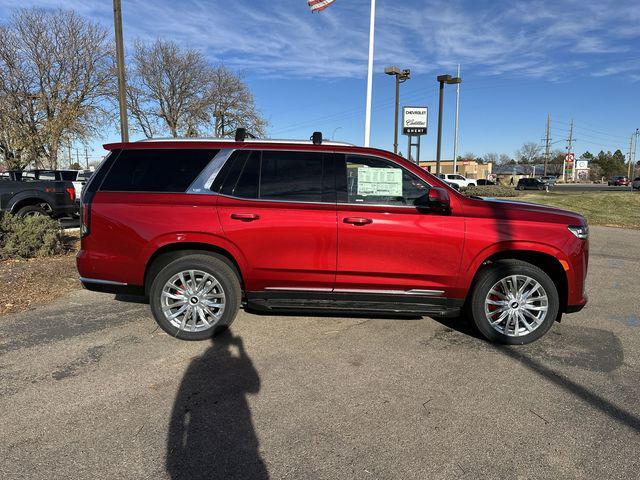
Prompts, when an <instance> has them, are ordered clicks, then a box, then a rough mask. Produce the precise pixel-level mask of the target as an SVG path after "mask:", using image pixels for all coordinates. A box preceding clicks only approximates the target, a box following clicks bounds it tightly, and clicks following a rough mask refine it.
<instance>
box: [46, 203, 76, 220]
mask: <svg viewBox="0 0 640 480" xmlns="http://www.w3.org/2000/svg"><path fill="white" fill-rule="evenodd" d="M79 209H80V204H79V203H72V204H69V205H62V206H56V207H53V208H52V212H51V216H52V217H53V218H61V217H68V216H71V215H77V214H78V212H79V211H80V210H79Z"/></svg>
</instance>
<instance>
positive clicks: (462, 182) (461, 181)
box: [438, 173, 477, 189]
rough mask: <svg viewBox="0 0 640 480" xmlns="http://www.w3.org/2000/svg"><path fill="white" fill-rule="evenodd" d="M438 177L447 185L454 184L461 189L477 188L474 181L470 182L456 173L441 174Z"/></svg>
mask: <svg viewBox="0 0 640 480" xmlns="http://www.w3.org/2000/svg"><path fill="white" fill-rule="evenodd" d="M438 176H439V177H440V178H442V179H443V180H446V181H447V182H449V183H455V184H456V185H458V187H460V188H461V189H463V188H467V187H476V186H477V182H476V181H475V180H470V179H468V178H466V177H463V176H462V175H459V174H457V173H441V174H440V175H438Z"/></svg>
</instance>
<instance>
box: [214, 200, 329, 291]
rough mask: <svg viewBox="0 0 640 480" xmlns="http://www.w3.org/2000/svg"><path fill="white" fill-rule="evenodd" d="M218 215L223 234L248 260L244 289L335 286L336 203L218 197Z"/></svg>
mask: <svg viewBox="0 0 640 480" xmlns="http://www.w3.org/2000/svg"><path fill="white" fill-rule="evenodd" d="M218 214H219V216H220V223H221V224H222V228H223V230H224V233H225V236H226V237H227V238H228V239H229V240H230V241H231V242H233V243H234V244H235V245H236V246H237V247H238V248H239V249H240V250H241V251H242V252H243V254H244V256H245V258H246V263H247V265H248V266H249V272H248V275H247V285H246V288H247V290H249V291H257V290H263V289H265V288H283V289H284V288H288V287H290V288H293V289H295V288H312V289H313V288H322V289H327V290H331V289H332V288H333V285H334V281H335V268H336V248H337V245H336V242H337V232H336V210H335V204H328V205H325V204H303V203H289V202H265V201H259V200H244V199H237V198H229V197H220V198H219V201H218ZM233 217H236V218H233ZM242 217H252V218H250V219H249V218H242ZM255 217H257V218H255Z"/></svg>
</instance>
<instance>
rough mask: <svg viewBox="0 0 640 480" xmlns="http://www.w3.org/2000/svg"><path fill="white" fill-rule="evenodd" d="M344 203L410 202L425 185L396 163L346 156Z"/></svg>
mask: <svg viewBox="0 0 640 480" xmlns="http://www.w3.org/2000/svg"><path fill="white" fill-rule="evenodd" d="M346 174H347V185H346V187H347V192H346V199H341V200H340V201H341V202H344V201H345V200H346V202H347V203H356V204H358V203H363V204H375V205H413V202H414V201H415V199H416V198H419V197H421V196H423V195H424V194H425V193H426V192H427V189H428V188H429V186H428V185H427V184H426V183H425V182H424V181H422V180H421V179H420V178H418V177H417V176H415V175H413V174H412V173H410V172H407V171H406V170H405V169H404V168H402V167H400V166H399V165H397V164H395V163H393V162H389V161H387V160H383V159H381V158H373V157H360V156H356V155H348V156H347V157H346Z"/></svg>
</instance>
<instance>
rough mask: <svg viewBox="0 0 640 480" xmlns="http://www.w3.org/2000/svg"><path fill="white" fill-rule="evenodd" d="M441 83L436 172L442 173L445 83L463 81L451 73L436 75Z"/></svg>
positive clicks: (451, 83) (453, 83)
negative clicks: (441, 153) (441, 154)
mask: <svg viewBox="0 0 640 480" xmlns="http://www.w3.org/2000/svg"><path fill="white" fill-rule="evenodd" d="M436 78H437V80H438V83H440V104H439V107H438V147H437V149H436V174H438V173H440V152H441V148H442V110H443V105H444V84H445V83H446V84H448V85H455V84H457V83H461V82H462V79H461V78H460V77H452V76H451V75H438V77H436ZM454 173H455V172H454Z"/></svg>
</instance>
